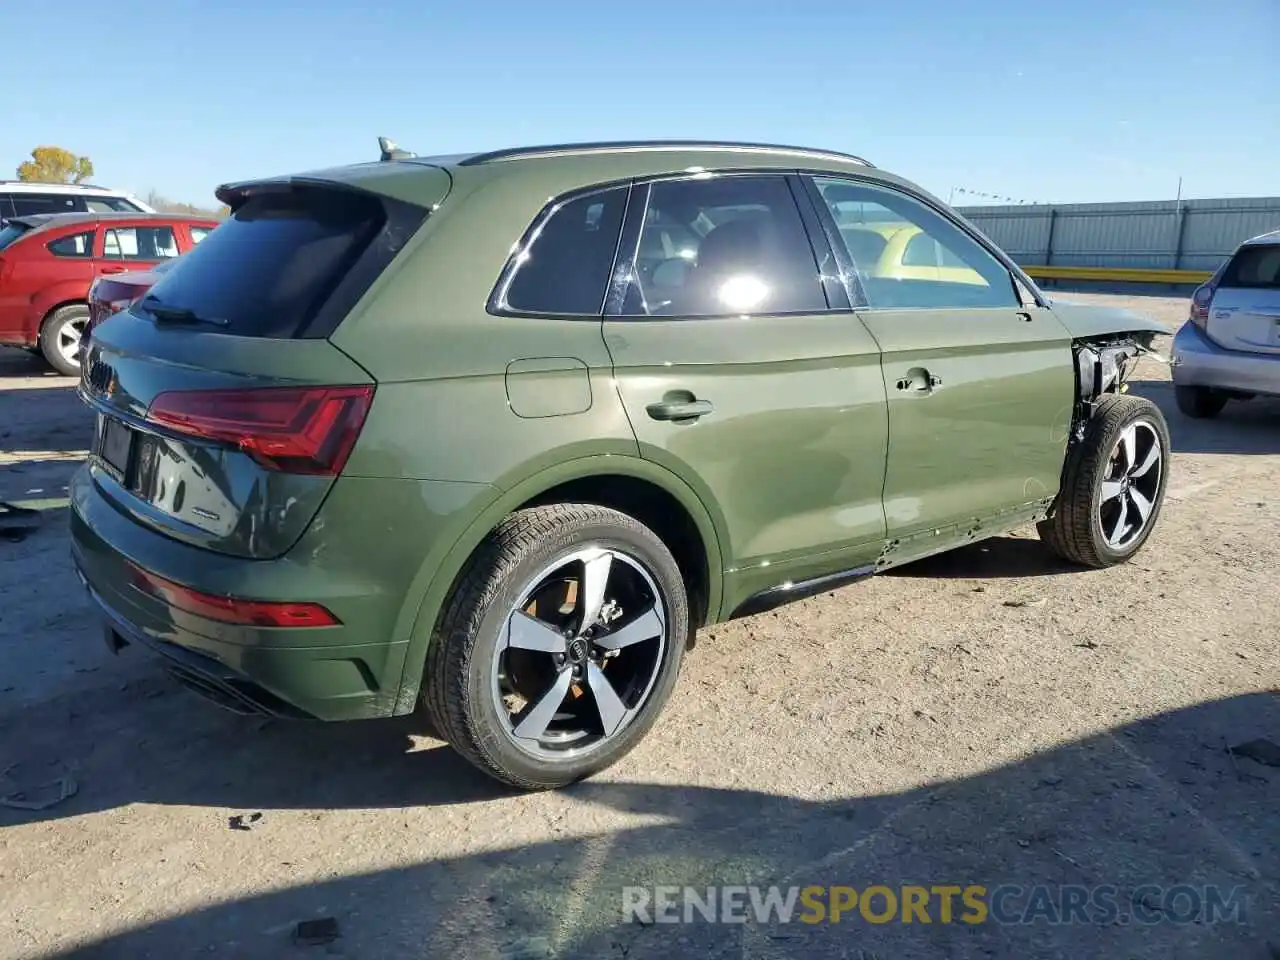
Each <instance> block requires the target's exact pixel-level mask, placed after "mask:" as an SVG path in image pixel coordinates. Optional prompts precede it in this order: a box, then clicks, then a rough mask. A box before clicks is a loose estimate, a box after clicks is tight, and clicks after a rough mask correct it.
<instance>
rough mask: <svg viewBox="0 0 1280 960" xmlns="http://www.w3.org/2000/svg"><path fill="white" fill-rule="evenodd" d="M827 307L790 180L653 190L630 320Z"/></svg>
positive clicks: (709, 182)
mask: <svg viewBox="0 0 1280 960" xmlns="http://www.w3.org/2000/svg"><path fill="white" fill-rule="evenodd" d="M826 309H827V300H826V296H825V294H824V293H823V292H822V283H821V278H820V277H819V274H818V266H817V263H816V261H815V260H814V257H813V248H812V247H811V246H810V244H809V237H808V234H806V233H805V229H804V222H803V221H802V220H801V218H800V211H799V210H798V209H797V207H796V202H795V198H794V197H793V196H792V194H791V188H790V187H789V186H788V185H787V181H786V178H785V177H782V176H770V175H762V176H726V177H717V178H711V179H696V178H695V179H689V180H672V181H663V182H659V183H655V184H653V185H652V186H651V187H650V190H649V205H648V208H647V209H646V211H645V218H644V224H643V226H642V227H641V230H640V240H639V245H638V249H637V256H636V264H635V270H634V271H633V273H632V282H631V286H630V288H629V289H628V291H627V296H626V300H625V302H624V304H623V311H622V312H623V313H624V314H625V315H627V316H681V317H706V316H725V315H740V314H753V313H754V314H761V313H814V312H818V311H822V310H826Z"/></svg>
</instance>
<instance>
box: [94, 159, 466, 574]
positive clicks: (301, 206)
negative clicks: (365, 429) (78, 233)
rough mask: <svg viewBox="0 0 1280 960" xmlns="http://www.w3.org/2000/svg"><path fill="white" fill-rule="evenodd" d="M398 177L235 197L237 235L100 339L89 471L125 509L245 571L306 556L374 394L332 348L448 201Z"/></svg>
mask: <svg viewBox="0 0 1280 960" xmlns="http://www.w3.org/2000/svg"><path fill="white" fill-rule="evenodd" d="M382 166H383V167H397V168H399V169H398V170H397V171H395V172H394V173H392V172H390V171H388V172H387V173H385V174H384V173H382V172H381V171H369V174H368V175H367V176H364V177H362V176H360V170H361V168H354V170H353V169H352V168H346V169H344V170H340V171H337V172H336V174H335V175H333V176H329V177H326V176H324V175H319V174H317V175H310V176H307V177H303V178H287V179H276V180H270V181H256V182H252V183H245V184H237V185H234V186H230V187H225V188H223V189H222V190H220V191H219V196H220V197H221V198H222V199H223V200H224V202H226V203H228V204H229V205H230V206H231V208H232V211H233V212H232V215H231V217H230V218H229V219H228V220H227V222H225V223H224V224H223V225H222V226H221V227H219V228H218V229H217V230H215V231H213V232H212V233H210V234H209V236H208V237H206V238H205V239H204V240H203V241H201V243H200V244H199V245H198V246H197V247H195V248H194V249H192V250H191V251H190V252H189V253H187V254H186V255H185V256H184V257H182V260H181V263H180V264H179V265H177V266H175V267H174V268H173V269H172V270H170V271H168V272H167V273H166V274H164V275H163V276H161V277H160V278H159V280H158V282H157V283H156V284H155V285H154V286H153V287H151V289H150V290H149V291H148V292H147V293H146V294H145V295H144V296H142V297H141V298H139V299H138V300H136V301H135V302H134V303H133V304H132V305H131V306H130V307H129V308H128V309H126V310H124V311H123V312H120V313H116V314H113V315H112V316H110V317H108V318H107V319H105V320H104V321H103V322H102V323H101V324H100V325H99V326H98V327H97V328H96V329H95V330H94V333H93V338H92V340H91V341H90V343H89V346H88V349H87V350H86V353H85V359H84V363H83V364H82V373H81V383H80V392H81V395H82V397H83V398H84V399H85V400H86V402H88V403H89V404H90V406H92V407H93V408H94V409H95V411H96V412H97V423H96V429H95V433H94V440H93V446H92V449H91V452H90V458H89V470H90V472H91V474H92V476H93V478H94V481H95V483H96V485H97V487H98V489H99V490H100V491H101V492H102V494H103V495H104V496H105V497H107V498H109V499H110V500H111V501H113V502H114V503H115V505H116V506H117V508H118V509H121V510H122V511H123V512H125V513H127V514H129V515H131V516H132V517H133V518H134V519H135V520H136V521H137V522H138V523H140V524H143V525H146V526H148V527H150V528H152V529H154V530H156V531H158V532H161V533H163V534H165V535H167V536H170V537H173V538H175V539H178V540H181V541H184V542H186V543H190V544H192V545H195V546H198V547H203V548H206V549H210V550H215V551H218V552H221V553H227V554H232V555H236V556H243V557H253V558H268V557H275V556H279V555H280V554H282V553H284V552H285V551H287V550H288V549H289V548H290V547H291V546H292V545H293V544H294V543H296V542H297V540H298V538H299V537H300V536H301V535H302V533H303V531H304V530H305V529H306V527H307V525H308V524H309V523H310V522H311V520H312V518H313V517H314V516H315V514H316V512H317V511H318V510H319V508H320V504H321V503H322V502H323V500H324V497H325V496H326V494H327V493H328V491H329V489H330V487H331V486H332V484H333V482H334V480H335V479H336V477H337V476H338V474H339V473H340V472H341V470H342V467H343V464H344V463H345V461H346V458H347V456H348V454H349V453H350V451H351V448H352V446H353V445H354V443H355V441H356V438H357V437H358V434H359V431H360V428H361V426H362V425H363V422H364V418H365V416H366V415H367V413H368V410H369V408H370V406H371V404H372V403H373V400H374V394H375V384H374V383H373V381H372V378H371V377H370V376H369V374H368V373H367V372H366V371H365V370H364V369H363V368H362V367H360V366H359V365H358V364H357V363H356V362H355V361H354V360H352V359H351V358H350V357H348V356H347V355H346V354H345V353H343V352H342V351H341V350H339V349H338V348H337V347H335V346H334V345H333V344H332V343H330V342H329V340H328V337H329V335H330V334H331V333H332V332H333V330H334V329H336V328H337V326H338V325H339V324H341V323H342V322H343V320H344V318H345V317H346V316H347V315H348V314H349V313H351V312H352V311H353V309H355V308H356V307H357V305H358V303H359V302H360V300H361V298H362V297H363V296H364V295H365V294H366V293H367V292H368V291H369V289H370V287H371V286H372V285H373V284H374V283H375V281H376V280H377V279H378V277H379V276H380V275H382V274H383V272H384V271H386V270H387V268H388V267H389V266H390V265H391V263H392V261H394V260H395V258H396V256H397V254H398V253H399V252H400V250H401V249H403V247H404V245H405V243H406V242H407V241H408V239H409V238H410V237H411V236H412V235H413V234H414V232H415V231H416V230H417V229H418V227H419V226H420V225H421V224H422V223H423V222H424V220H425V219H426V217H427V216H428V213H429V209H430V207H431V206H432V205H433V204H436V203H439V202H440V201H441V200H443V198H444V196H445V195H446V194H447V192H448V188H449V177H448V175H447V173H445V171H443V170H441V169H439V168H435V167H429V166H425V165H422V164H413V165H410V164H401V163H391V164H383V165H382ZM378 188H382V189H378Z"/></svg>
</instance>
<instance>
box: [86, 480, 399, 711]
mask: <svg viewBox="0 0 1280 960" xmlns="http://www.w3.org/2000/svg"><path fill="white" fill-rule="evenodd" d="M71 554H72V559H73V561H74V564H75V568H76V571H77V574H78V575H79V577H80V579H81V581H82V582H83V583H84V585H85V587H86V588H87V589H88V590H89V592H90V595H91V596H92V597H93V599H94V601H95V602H96V603H97V605H98V606H99V608H100V609H101V611H102V615H103V618H104V624H105V629H106V631H107V635H106V638H107V642H108V644H109V645H111V646H112V647H113V648H118V647H119V646H121V645H122V643H121V641H123V642H124V643H128V644H131V645H136V646H139V647H142V648H145V649H148V650H150V651H152V652H153V653H156V654H158V655H159V656H161V657H162V658H163V659H164V662H165V664H166V666H167V667H168V668H169V669H170V670H171V672H172V673H173V674H174V675H175V676H176V677H177V678H178V679H179V680H181V681H182V682H183V683H184V684H185V685H186V686H188V687H191V688H193V689H195V690H197V691H198V692H200V693H202V694H203V695H205V696H206V697H208V698H210V699H212V700H214V701H215V702H217V703H218V704H220V705H221V706H224V707H227V708H229V709H233V710H236V711H237V712H241V713H257V714H267V715H271V716H279V717H295V718H315V719H319V720H355V719H366V718H375V717H386V716H391V715H393V714H394V713H396V712H398V711H396V709H395V706H396V695H397V692H398V687H399V680H400V675H401V673H402V670H403V666H404V662H403V658H404V652H405V648H406V646H407V643H405V642H400V643H397V642H394V641H393V640H392V639H391V638H390V637H387V638H386V639H385V641H383V642H376V637H375V638H374V639H375V642H373V643H368V642H361V643H357V642H352V639H353V637H352V633H353V631H360V633H361V634H362V635H361V636H360V639H362V640H363V639H365V638H366V635H363V630H362V629H361V626H362V625H361V622H360V621H359V620H358V619H357V618H352V619H353V621H354V622H348V621H344V623H343V624H342V625H340V626H337V627H323V628H318V629H292V628H262V627H248V626H239V625H233V624H227V623H221V622H218V621H213V620H209V619H206V618H204V617H201V616H197V615H195V614H193V613H189V612H187V611H184V610H180V609H176V608H173V607H171V606H169V605H168V604H166V603H164V602H163V601H162V600H160V599H158V598H157V597H155V596H153V595H151V594H149V593H146V592H144V591H143V590H141V589H139V588H138V587H137V586H135V582H136V581H135V576H136V574H135V569H136V568H137V567H142V568H143V569H146V570H149V571H152V572H155V573H157V574H159V575H161V576H164V577H167V578H170V579H173V580H175V581H177V582H185V583H188V584H190V585H192V586H195V587H197V588H200V589H205V590H208V591H210V592H214V593H222V594H224V595H239V596H250V597H252V598H254V599H263V600H272V599H281V600H288V599H306V600H313V601H316V602H320V603H325V604H326V605H330V606H331V607H332V608H338V609H340V608H341V607H342V602H341V601H342V600H343V599H344V598H343V597H341V596H338V595H337V594H338V592H339V591H337V590H335V589H334V588H333V586H332V583H333V580H334V578H333V576H332V572H331V571H329V572H328V573H329V574H330V575H329V576H326V571H325V570H324V569H323V568H320V569H317V570H316V571H314V575H313V576H311V577H308V578H307V581H308V582H309V583H310V584H311V591H313V592H310V593H309V594H307V595H304V596H298V590H299V586H298V569H297V567H298V564H297V563H296V562H290V561H289V560H287V559H282V560H281V561H278V562H272V561H253V560H242V559H238V558H233V557H223V556H219V555H217V554H211V553H209V552H207V551H201V550H198V549H196V548H194V547H190V546H188V545H186V544H183V543H180V542H177V541H173V540H169V539H168V538H166V537H164V536H162V535H160V534H158V533H155V532H154V531H151V530H148V529H146V528H144V527H141V526H140V525H138V524H136V523H134V522H133V521H132V520H130V519H129V518H127V517H125V516H123V515H122V514H121V513H119V512H118V511H117V510H116V509H115V508H114V507H113V506H112V505H111V504H110V503H109V502H108V501H107V500H106V499H105V498H104V496H103V495H102V494H101V493H100V492H99V491H98V490H97V487H96V485H95V483H94V481H93V479H92V477H91V476H90V475H89V472H88V470H87V469H81V471H79V472H78V473H77V474H76V477H75V479H74V480H73V482H72V486H71ZM197 570H199V571H201V575H200V576H193V571H197ZM193 581H195V582H193ZM339 616H340V617H341V614H339ZM399 712H403V711H399Z"/></svg>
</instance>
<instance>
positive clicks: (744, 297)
mask: <svg viewBox="0 0 1280 960" xmlns="http://www.w3.org/2000/svg"><path fill="white" fill-rule="evenodd" d="M768 295H769V286H768V284H766V283H765V282H764V281H763V280H761V279H760V278H759V277H754V276H751V275H750V274H741V275H739V276H736V277H730V278H729V279H728V280H726V281H725V282H724V283H722V284H721V285H720V289H719V290H718V291H717V293H716V297H717V299H718V300H719V301H720V302H721V303H722V304H724V305H725V306H726V307H728V308H729V309H730V310H735V311H739V310H750V309H752V308H753V307H758V306H759V305H760V304H761V303H763V302H764V299H765V297H767V296H768Z"/></svg>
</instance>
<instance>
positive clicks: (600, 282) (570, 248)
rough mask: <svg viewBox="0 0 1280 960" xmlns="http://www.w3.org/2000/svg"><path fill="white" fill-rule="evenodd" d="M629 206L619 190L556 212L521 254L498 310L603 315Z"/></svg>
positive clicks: (509, 270) (505, 281)
mask: <svg viewBox="0 0 1280 960" xmlns="http://www.w3.org/2000/svg"><path fill="white" fill-rule="evenodd" d="M626 206H627V188H626V187H618V188H615V189H610V190H604V191H601V192H598V193H590V194H587V195H586V196H582V197H578V198H576V199H574V200H570V201H568V202H566V203H563V204H561V205H560V206H558V207H556V208H554V209H553V210H552V212H551V214H550V215H549V216H548V217H546V219H545V220H543V222H542V223H541V225H540V226H538V227H536V228H535V229H534V233H533V235H532V236H531V237H530V239H529V240H528V241H527V243H526V246H525V247H524V249H522V250H521V251H520V252H519V253H517V254H516V256H515V258H514V259H513V260H512V262H511V265H510V266H509V267H508V268H507V275H506V277H505V278H504V279H503V281H501V282H500V285H499V289H498V292H497V296H496V298H495V299H496V306H497V308H498V309H499V310H503V311H510V312H514V313H531V314H538V315H543V316H600V315H601V314H603V312H604V297H605V291H606V289H607V288H608V286H609V271H610V270H612V268H613V258H614V254H615V253H616V252H617V248H618V234H619V232H620V231H621V229H622V215H623V212H624V211H625V210H626Z"/></svg>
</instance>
